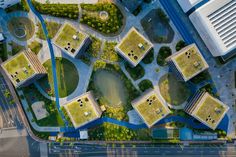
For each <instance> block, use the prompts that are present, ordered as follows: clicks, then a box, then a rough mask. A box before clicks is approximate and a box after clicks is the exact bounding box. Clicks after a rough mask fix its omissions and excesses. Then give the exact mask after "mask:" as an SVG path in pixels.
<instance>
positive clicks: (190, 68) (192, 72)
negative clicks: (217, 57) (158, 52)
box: [167, 44, 209, 82]
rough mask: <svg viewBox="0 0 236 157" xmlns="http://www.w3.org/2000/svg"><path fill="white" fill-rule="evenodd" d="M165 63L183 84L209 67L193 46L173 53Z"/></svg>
mask: <svg viewBox="0 0 236 157" xmlns="http://www.w3.org/2000/svg"><path fill="white" fill-rule="evenodd" d="M167 62H168V64H169V66H170V68H171V70H172V71H173V72H174V73H175V74H176V75H177V77H178V78H179V79H180V80H183V81H185V82H186V81H188V80H190V79H191V78H193V77H195V76H196V75H198V74H199V73H201V72H202V71H204V70H206V69H207V68H208V67H209V66H208V64H207V62H206V61H205V59H204V58H203V56H202V54H201V53H200V51H199V49H198V48H197V46H196V45H195V44H191V45H188V46H186V47H184V48H183V49H181V50H180V51H178V52H176V53H174V54H173V55H171V56H170V57H168V58H167Z"/></svg>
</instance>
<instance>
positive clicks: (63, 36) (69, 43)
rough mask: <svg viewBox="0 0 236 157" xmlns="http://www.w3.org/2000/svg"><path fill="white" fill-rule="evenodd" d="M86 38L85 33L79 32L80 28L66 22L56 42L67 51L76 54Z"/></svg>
mask: <svg viewBox="0 0 236 157" xmlns="http://www.w3.org/2000/svg"><path fill="white" fill-rule="evenodd" d="M85 38H86V35H85V34H83V33H80V32H78V30H76V28H74V27H73V26H71V25H70V24H65V25H64V26H63V28H62V29H61V30H60V32H59V33H58V35H57V36H56V39H55V44H56V45H58V46H59V47H60V48H62V49H65V50H66V51H67V52H69V53H72V54H74V53H75V52H76V51H77V50H78V49H79V47H80V46H81V44H82V42H83V41H84V40H85Z"/></svg>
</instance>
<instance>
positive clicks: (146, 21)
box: [141, 8, 174, 43]
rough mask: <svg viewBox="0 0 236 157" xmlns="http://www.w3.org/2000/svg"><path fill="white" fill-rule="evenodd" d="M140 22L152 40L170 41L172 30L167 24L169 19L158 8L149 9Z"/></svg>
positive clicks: (157, 41) (159, 41)
mask: <svg viewBox="0 0 236 157" xmlns="http://www.w3.org/2000/svg"><path fill="white" fill-rule="evenodd" d="M141 24H142V27H143V28H144V31H145V32H146V33H147V35H148V37H149V39H150V40H151V41H152V42H155V43H170V42H171V41H172V40H173V38H174V31H173V29H172V28H171V26H170V24H169V19H168V17H167V16H166V14H165V13H164V11H163V10H162V9H160V8H158V9H153V10H151V11H150V12H149V13H148V14H147V15H146V16H145V17H144V18H143V19H142V20H141Z"/></svg>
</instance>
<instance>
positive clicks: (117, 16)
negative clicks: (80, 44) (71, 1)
mask: <svg viewBox="0 0 236 157" xmlns="http://www.w3.org/2000/svg"><path fill="white" fill-rule="evenodd" d="M80 6H81V8H82V18H81V19H80V22H81V23H83V24H86V25H88V26H90V27H92V28H93V29H95V30H97V31H99V32H101V33H103V34H115V33H117V32H118V31H120V30H121V28H122V26H123V15H122V13H121V11H120V10H119V8H118V7H117V6H116V5H115V4H113V3H110V2H104V3H96V4H81V5H80Z"/></svg>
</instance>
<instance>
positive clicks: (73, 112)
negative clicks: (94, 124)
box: [65, 96, 98, 128]
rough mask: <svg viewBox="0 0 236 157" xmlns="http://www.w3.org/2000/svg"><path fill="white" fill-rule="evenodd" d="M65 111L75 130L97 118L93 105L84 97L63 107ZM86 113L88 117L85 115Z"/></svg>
mask: <svg viewBox="0 0 236 157" xmlns="http://www.w3.org/2000/svg"><path fill="white" fill-rule="evenodd" d="M79 100H80V101H79ZM65 109H66V110H67V112H68V115H69V116H70V119H71V121H72V123H73V125H74V127H75V128H76V127H79V126H81V125H83V124H85V123H86V122H88V121H91V120H93V119H95V118H97V117H98V116H97V113H96V109H94V106H93V104H91V101H90V100H89V98H88V97H86V96H83V97H82V98H78V99H76V100H75V101H72V102H71V103H69V104H67V105H65ZM86 112H87V113H88V115H86V114H85V113H86Z"/></svg>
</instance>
